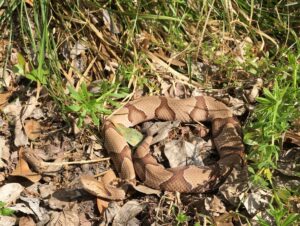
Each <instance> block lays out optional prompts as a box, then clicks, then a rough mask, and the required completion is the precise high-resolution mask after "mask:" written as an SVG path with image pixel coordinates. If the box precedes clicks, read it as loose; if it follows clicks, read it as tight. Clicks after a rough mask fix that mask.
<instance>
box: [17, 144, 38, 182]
mask: <svg viewBox="0 0 300 226" xmlns="http://www.w3.org/2000/svg"><path fill="white" fill-rule="evenodd" d="M11 176H20V177H25V178H26V179H28V180H30V181H31V182H33V183H35V182H38V181H39V180H40V179H41V178H42V176H41V175H39V174H37V173H35V172H33V171H31V169H30V168H29V165H28V163H27V162H26V160H25V158H24V149H23V148H21V149H20V150H19V161H18V164H17V166H16V168H15V170H14V171H13V172H12V173H11Z"/></svg>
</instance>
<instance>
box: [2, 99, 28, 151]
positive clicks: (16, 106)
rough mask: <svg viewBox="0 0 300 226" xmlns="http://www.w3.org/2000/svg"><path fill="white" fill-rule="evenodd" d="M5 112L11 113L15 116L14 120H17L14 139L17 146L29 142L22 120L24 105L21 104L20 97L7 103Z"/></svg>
mask: <svg viewBox="0 0 300 226" xmlns="http://www.w3.org/2000/svg"><path fill="white" fill-rule="evenodd" d="M3 112H4V113H5V114H11V115H13V116H14V117H15V118H14V120H15V140H14V144H15V146H16V147H19V146H26V145H27V144H28V143H29V142H28V137H27V136H26V134H25V133H24V131H23V126H22V120H21V117H20V115H21V112H22V106H21V103H20V101H19V99H17V100H16V101H15V102H14V103H11V104H9V105H7V106H6V107H5V108H4V109H3Z"/></svg>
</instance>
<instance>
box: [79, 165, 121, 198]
mask: <svg viewBox="0 0 300 226" xmlns="http://www.w3.org/2000/svg"><path fill="white" fill-rule="evenodd" d="M115 180H116V175H115V173H114V171H113V170H109V171H107V172H106V174H105V175H104V176H103V177H102V178H101V179H100V180H99V181H98V180H97V179H95V178H94V177H92V176H88V175H85V176H81V177H80V183H81V185H82V187H83V189H84V190H86V191H87V192H89V193H91V194H92V195H95V196H97V197H99V198H104V199H109V200H123V199H124V198H125V196H126V193H125V190H123V189H122V188H121V187H115V186H113V185H112V182H113V181H115ZM104 194H105V195H104ZM106 194H107V195H106Z"/></svg>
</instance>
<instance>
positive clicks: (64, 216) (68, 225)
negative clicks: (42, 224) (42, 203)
mask: <svg viewBox="0 0 300 226" xmlns="http://www.w3.org/2000/svg"><path fill="white" fill-rule="evenodd" d="M47 225H48V226H79V214H78V210H77V206H76V205H75V207H74V208H73V209H71V210H63V211H61V212H51V218H50V222H49V223H48V224H47Z"/></svg>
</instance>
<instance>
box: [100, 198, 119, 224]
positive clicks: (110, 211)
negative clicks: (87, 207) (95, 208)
mask: <svg viewBox="0 0 300 226" xmlns="http://www.w3.org/2000/svg"><path fill="white" fill-rule="evenodd" d="M120 209H121V207H120V206H119V205H118V203H117V202H110V203H109V204H108V208H107V209H106V210H105V212H104V220H105V225H109V224H110V223H111V222H112V221H113V219H114V217H115V216H116V214H117V213H118V212H119V211H120Z"/></svg>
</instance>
